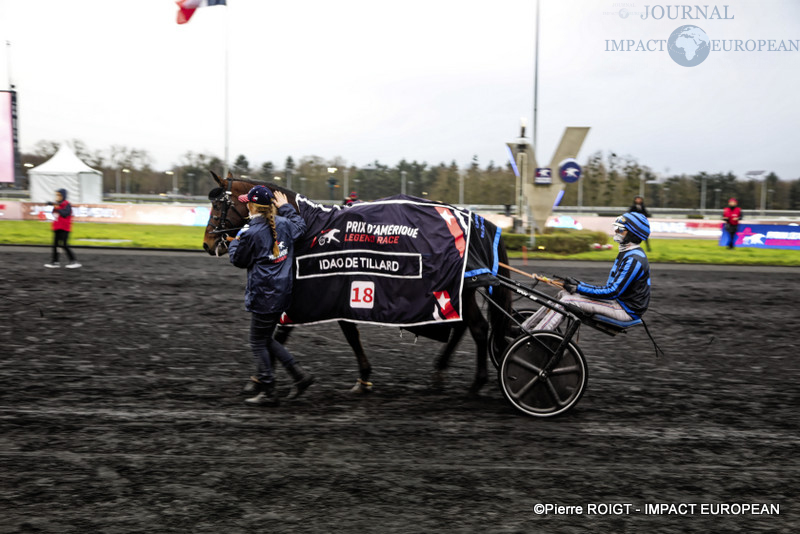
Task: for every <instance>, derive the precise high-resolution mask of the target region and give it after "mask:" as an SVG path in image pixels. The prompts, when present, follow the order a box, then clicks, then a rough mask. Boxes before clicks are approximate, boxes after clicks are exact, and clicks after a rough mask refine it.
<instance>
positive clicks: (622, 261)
mask: <svg viewBox="0 0 800 534" xmlns="http://www.w3.org/2000/svg"><path fill="white" fill-rule="evenodd" d="M613 226H614V241H615V242H617V243H619V254H618V255H617V259H616V260H614V265H612V267H611V271H610V272H609V273H608V280H607V281H606V285H604V286H595V285H591V284H587V283H586V282H581V281H579V280H575V279H574V278H566V279H565V280H564V290H563V291H561V292H560V293H559V294H558V300H559V301H560V302H567V303H569V304H572V305H574V306H577V307H578V308H580V309H581V310H583V311H585V312H588V313H594V314H597V315H603V316H605V317H610V318H612V319H616V320H617V321H623V322H628V321H632V320H634V319H641V317H642V315H644V312H646V311H647V308H648V306H649V305H650V263H649V262H648V260H647V254H645V253H644V251H643V250H642V248H641V246H640V244H641V242H642V241H645V240H646V239H647V238H648V237H649V236H650V223H649V222H648V220H647V218H645V216H644V215H641V214H639V213H631V212H627V213H624V214H622V215H620V216H619V217H617V219H616V220H615V221H614V225H613ZM563 320H564V315H563V314H561V313H559V312H557V311H554V310H551V309H550V308H547V307H545V306H542V307H541V308H539V310H538V311H537V312H536V313H534V314H533V315H531V316H530V317H529V318H528V319H526V320H525V322H524V323H523V325H522V326H523V328H525V329H526V330H528V331H532V330H555V329H556V328H558V325H559V324H561V321H563Z"/></svg>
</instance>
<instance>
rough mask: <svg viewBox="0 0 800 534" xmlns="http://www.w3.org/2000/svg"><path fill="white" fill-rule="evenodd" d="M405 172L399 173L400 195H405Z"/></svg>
mask: <svg viewBox="0 0 800 534" xmlns="http://www.w3.org/2000/svg"><path fill="white" fill-rule="evenodd" d="M406 174H408V173H407V172H406V171H400V194H401V195H405V194H406Z"/></svg>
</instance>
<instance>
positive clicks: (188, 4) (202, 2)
mask: <svg viewBox="0 0 800 534" xmlns="http://www.w3.org/2000/svg"><path fill="white" fill-rule="evenodd" d="M225 2H226V0H178V1H177V2H175V3H176V4H178V24H186V23H187V22H189V19H190V18H192V15H194V12H195V10H196V9H197V8H198V7H206V6H224V5H226V4H225Z"/></svg>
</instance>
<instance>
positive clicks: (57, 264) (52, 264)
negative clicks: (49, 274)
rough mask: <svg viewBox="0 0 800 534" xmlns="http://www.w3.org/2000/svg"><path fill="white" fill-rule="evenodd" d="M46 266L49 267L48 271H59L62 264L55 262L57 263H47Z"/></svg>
mask: <svg viewBox="0 0 800 534" xmlns="http://www.w3.org/2000/svg"><path fill="white" fill-rule="evenodd" d="M44 266H45V267H47V268H48V269H58V268H59V267H61V264H60V263H58V262H55V263H45V264H44Z"/></svg>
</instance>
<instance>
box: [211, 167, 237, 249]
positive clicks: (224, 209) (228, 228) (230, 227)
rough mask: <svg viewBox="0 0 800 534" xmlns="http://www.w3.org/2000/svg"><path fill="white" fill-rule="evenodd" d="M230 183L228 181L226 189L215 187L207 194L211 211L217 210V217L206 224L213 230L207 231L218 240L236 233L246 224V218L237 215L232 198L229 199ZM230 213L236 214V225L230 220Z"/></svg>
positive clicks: (230, 195)
mask: <svg viewBox="0 0 800 534" xmlns="http://www.w3.org/2000/svg"><path fill="white" fill-rule="evenodd" d="M232 183H233V181H232V180H228V184H227V187H226V188H223V187H217V188H215V189H212V190H211V192H210V193H209V194H208V200H210V201H211V207H212V209H215V210H219V215H212V216H211V218H210V219H209V222H208V224H209V226H211V228H212V229H213V230H211V231H209V232H208V233H209V234H211V235H216V236H219V237H220V239H222V238H224V237H225V236H227V235H230V234H232V233H235V232H238V231H239V230H241V229H242V228H243V227H244V225H245V223H246V217H245V216H244V215H242V214H241V213H239V211H238V210H236V208H235V207H234V203H233V198H231V197H232V194H231V186H232ZM231 213H235V214H236V216H237V217H238V219H239V222H238V223H234V222H233V221H231V220H230V218H229V215H230V214H231Z"/></svg>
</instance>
